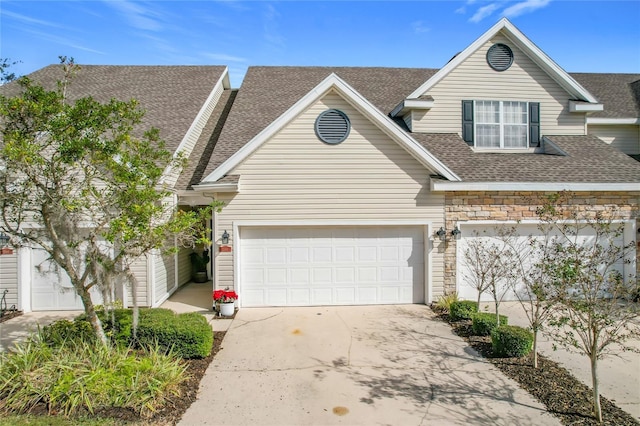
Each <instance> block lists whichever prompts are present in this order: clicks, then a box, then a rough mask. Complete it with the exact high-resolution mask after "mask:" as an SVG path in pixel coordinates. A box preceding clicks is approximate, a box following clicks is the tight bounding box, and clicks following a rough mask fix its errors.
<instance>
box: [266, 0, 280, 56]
mask: <svg viewBox="0 0 640 426" xmlns="http://www.w3.org/2000/svg"><path fill="white" fill-rule="evenodd" d="M279 17H280V14H279V13H278V11H277V10H276V8H275V7H274V6H273V5H272V4H267V7H266V12H265V14H264V38H265V40H266V41H267V42H268V43H270V44H272V45H275V46H276V47H284V41H285V39H284V37H283V36H282V35H281V34H280V31H279V30H278V18H279Z"/></svg>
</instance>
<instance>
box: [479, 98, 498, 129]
mask: <svg viewBox="0 0 640 426" xmlns="http://www.w3.org/2000/svg"><path fill="white" fill-rule="evenodd" d="M476 120H477V121H478V123H482V124H485V123H486V124H498V123H500V102H497V101H477V102H476Z"/></svg>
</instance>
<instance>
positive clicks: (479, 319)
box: [471, 312, 509, 336]
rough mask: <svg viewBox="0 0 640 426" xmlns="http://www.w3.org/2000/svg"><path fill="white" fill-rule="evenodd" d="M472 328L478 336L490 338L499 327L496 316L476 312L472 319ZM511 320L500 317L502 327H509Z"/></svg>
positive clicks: (489, 313)
mask: <svg viewBox="0 0 640 426" xmlns="http://www.w3.org/2000/svg"><path fill="white" fill-rule="evenodd" d="M471 320H472V324H471V328H472V330H473V334H474V335H476V336H489V335H490V334H491V332H492V331H493V330H494V329H495V328H496V327H498V323H497V321H496V314H494V313H491V312H476V313H475V314H473V315H472V317H471ZM508 321H509V319H508V318H507V317H506V316H504V315H500V325H507V323H508Z"/></svg>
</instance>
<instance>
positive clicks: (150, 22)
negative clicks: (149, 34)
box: [106, 0, 162, 31]
mask: <svg viewBox="0 0 640 426" xmlns="http://www.w3.org/2000/svg"><path fill="white" fill-rule="evenodd" d="M106 3H107V4H108V5H109V6H111V7H113V8H114V9H116V10H118V11H119V12H120V13H121V14H122V15H124V17H125V19H126V20H127V21H129V25H131V26H132V27H134V28H137V29H140V30H148V31H160V30H162V24H161V23H160V22H159V19H158V17H159V16H160V15H159V14H158V13H157V12H156V11H154V10H153V9H151V8H148V7H144V5H143V3H140V2H135V3H134V2H132V1H128V0H123V1H107V2H106Z"/></svg>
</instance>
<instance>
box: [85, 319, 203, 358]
mask: <svg viewBox="0 0 640 426" xmlns="http://www.w3.org/2000/svg"><path fill="white" fill-rule="evenodd" d="M98 317H99V318H100V321H102V323H103V327H104V330H105V333H106V334H107V336H108V337H109V338H110V339H111V341H112V342H113V343H114V344H115V345H117V346H119V347H128V346H131V347H154V346H158V348H159V350H161V351H164V352H165V353H167V352H169V351H173V354H174V355H175V356H179V357H181V358H184V359H191V358H204V357H206V356H208V355H209V354H210V353H211V347H212V346H213V330H212V329H211V326H209V324H208V323H207V320H206V318H205V317H204V316H202V315H200V314H198V313H195V312H194V313H185V314H179V315H177V314H175V313H174V312H173V311H172V310H170V309H162V308H153V309H141V310H140V320H139V324H138V330H137V340H136V341H135V342H134V341H133V336H132V331H131V329H132V324H133V313H132V311H131V309H115V310H114V311H113V317H114V318H115V321H113V322H112V317H111V311H108V312H105V311H100V312H98ZM75 322H82V323H85V324H87V325H88V322H87V319H86V316H85V315H84V314H83V315H80V316H79V317H77V318H76V320H75Z"/></svg>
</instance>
